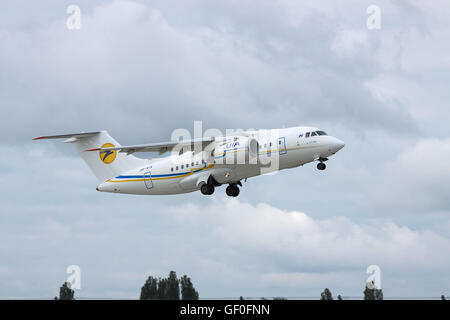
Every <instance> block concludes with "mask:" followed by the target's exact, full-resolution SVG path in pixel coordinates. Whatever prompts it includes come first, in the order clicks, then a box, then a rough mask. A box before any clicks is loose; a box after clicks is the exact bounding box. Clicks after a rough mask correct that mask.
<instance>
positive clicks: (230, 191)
mask: <svg viewBox="0 0 450 320" xmlns="http://www.w3.org/2000/svg"><path fill="white" fill-rule="evenodd" d="M225 192H226V193H227V196H229V197H237V196H238V195H239V192H240V190H239V188H238V186H237V185H231V184H230V185H229V186H228V187H227V189H226V190H225Z"/></svg>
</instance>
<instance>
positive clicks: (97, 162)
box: [33, 127, 345, 197]
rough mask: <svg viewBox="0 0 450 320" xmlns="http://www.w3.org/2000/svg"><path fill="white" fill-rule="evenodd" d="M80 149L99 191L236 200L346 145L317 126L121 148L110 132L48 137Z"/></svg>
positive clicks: (318, 166) (325, 159) (322, 166)
mask: <svg viewBox="0 0 450 320" xmlns="http://www.w3.org/2000/svg"><path fill="white" fill-rule="evenodd" d="M59 138H66V139H67V140H65V141H64V142H68V143H71V144H73V145H74V146H75V148H76V149H77V151H78V152H79V153H80V155H81V157H82V158H83V159H84V161H85V162H86V163H87V165H88V166H89V167H90V169H91V170H92V172H93V173H94V174H95V176H96V177H97V178H98V179H99V180H100V182H101V183H100V185H98V186H97V188H96V189H97V191H102V192H113V193H126V194H158V195H162V194H180V193H187V192H193V191H197V190H200V191H201V192H202V193H203V194H205V195H210V194H213V193H214V189H215V187H218V186H220V185H222V184H227V185H228V187H227V188H226V194H227V195H228V196H231V197H236V196H237V195H238V194H239V187H238V186H242V183H241V180H245V181H246V180H247V178H250V177H254V176H258V175H261V174H265V173H268V172H273V171H277V170H283V169H288V168H294V167H298V166H301V165H304V164H305V163H309V162H313V161H318V162H319V163H318V164H317V169H319V170H324V169H325V167H326V166H325V163H324V162H325V161H327V160H328V157H329V156H331V155H333V154H335V153H336V152H337V151H339V150H340V149H342V148H343V147H344V145H345V144H344V142H343V141H341V140H339V139H337V138H335V137H332V136H329V135H327V134H326V133H325V132H324V131H322V130H320V129H318V128H314V127H292V128H283V129H272V130H258V131H243V132H238V133H236V134H234V135H227V136H221V137H211V138H201V139H193V140H187V141H181V142H179V141H171V142H164V143H154V144H142V145H131V146H121V145H120V144H119V143H118V142H117V141H116V140H114V139H113V138H112V137H111V136H110V135H109V134H108V133H107V132H106V131H98V132H86V133H74V134H64V135H56V136H43V137H38V138H34V139H33V140H41V139H59ZM167 151H172V155H171V156H168V157H164V158H156V159H142V158H137V157H135V156H134V155H132V154H133V153H134V152H159V154H163V153H164V152H167Z"/></svg>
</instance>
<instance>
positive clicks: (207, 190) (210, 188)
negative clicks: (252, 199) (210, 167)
mask: <svg viewBox="0 0 450 320" xmlns="http://www.w3.org/2000/svg"><path fill="white" fill-rule="evenodd" d="M220 185H221V184H220V183H218V182H217V181H216V180H215V179H214V178H213V177H212V176H210V177H209V178H208V183H204V184H202V185H201V187H200V192H201V193H203V194H204V195H211V194H213V193H214V189H215V187H218V186H220ZM238 186H241V187H242V183H241V181H238V182H234V183H230V184H229V185H228V187H227V189H226V190H225V191H226V193H227V195H228V196H230V197H237V196H238V195H239V191H240V190H239V187H238Z"/></svg>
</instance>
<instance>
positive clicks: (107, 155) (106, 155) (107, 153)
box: [98, 143, 117, 164]
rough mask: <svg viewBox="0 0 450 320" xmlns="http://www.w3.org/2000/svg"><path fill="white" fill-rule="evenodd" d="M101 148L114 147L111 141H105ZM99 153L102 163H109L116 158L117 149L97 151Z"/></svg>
mask: <svg viewBox="0 0 450 320" xmlns="http://www.w3.org/2000/svg"><path fill="white" fill-rule="evenodd" d="M103 148H114V145H113V144H112V143H105V144H104V145H102V149H103ZM98 154H99V155H100V160H102V161H103V163H106V164H110V163H112V162H113V161H114V160H115V159H116V155H117V151H116V150H103V151H100V152H99V153H98Z"/></svg>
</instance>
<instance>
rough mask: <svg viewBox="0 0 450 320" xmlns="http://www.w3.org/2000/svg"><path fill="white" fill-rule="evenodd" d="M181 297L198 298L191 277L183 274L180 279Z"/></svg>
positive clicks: (185, 298)
mask: <svg viewBox="0 0 450 320" xmlns="http://www.w3.org/2000/svg"><path fill="white" fill-rule="evenodd" d="M180 284H181V299H182V300H198V292H197V291H196V290H195V288H194V286H193V284H192V282H191V279H190V278H189V277H188V276H186V275H184V276H182V277H181V279H180Z"/></svg>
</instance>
